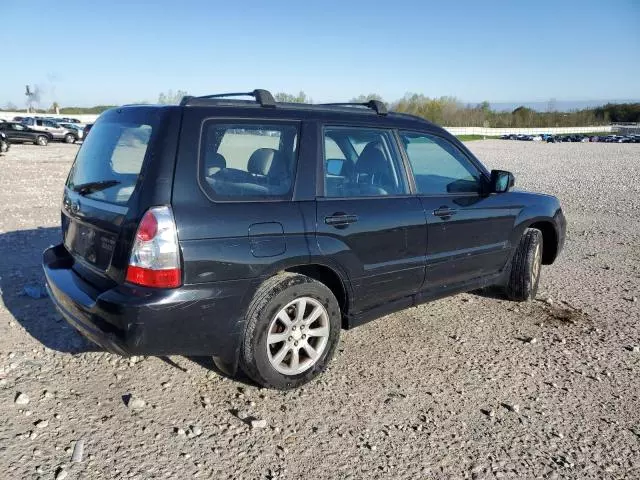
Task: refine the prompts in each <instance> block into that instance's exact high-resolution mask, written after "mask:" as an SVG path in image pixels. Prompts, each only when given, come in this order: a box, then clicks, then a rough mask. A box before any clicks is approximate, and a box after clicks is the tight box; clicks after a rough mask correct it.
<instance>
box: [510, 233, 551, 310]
mask: <svg viewBox="0 0 640 480" xmlns="http://www.w3.org/2000/svg"><path fill="white" fill-rule="evenodd" d="M542 248H543V241H542V232H541V231H540V230H538V229H536V228H527V229H526V230H525V231H524V234H523V235H522V238H521V239H520V244H519V245H518V248H517V250H516V253H515V255H514V256H513V259H512V260H511V269H510V272H509V279H508V281H507V285H506V287H505V293H506V295H507V298H508V299H509V300H513V301H516V302H527V301H529V300H533V299H534V298H535V297H536V294H537V293H538V285H539V283H540V271H541V267H542Z"/></svg>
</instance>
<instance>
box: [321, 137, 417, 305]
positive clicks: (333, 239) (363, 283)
mask: <svg viewBox="0 0 640 480" xmlns="http://www.w3.org/2000/svg"><path fill="white" fill-rule="evenodd" d="M320 138H322V139H323V145H324V148H323V159H322V164H323V165H324V172H323V180H324V186H323V195H321V196H320V197H319V198H318V199H317V218H316V228H317V234H316V236H317V245H318V248H319V250H320V252H321V254H323V255H325V256H328V257H330V258H331V259H332V261H334V262H336V263H338V264H339V265H340V266H341V267H342V269H343V270H344V271H345V272H346V274H347V275H348V277H349V279H350V281H351V283H352V285H353V290H354V299H355V303H354V305H353V308H354V311H356V312H357V311H362V310H366V309H368V308H371V307H375V306H378V305H382V304H384V303H387V302H388V301H390V300H394V299H397V298H401V297H405V296H409V295H412V294H414V293H416V292H417V291H418V289H419V287H420V285H421V283H422V280H423V278H424V261H425V252H426V239H427V238H426V228H425V217H424V211H423V208H422V205H421V203H420V200H419V199H418V198H417V197H415V196H412V195H410V193H409V186H408V182H407V179H406V172H405V171H404V168H403V164H402V161H401V157H400V154H399V150H398V148H397V145H396V143H395V137H394V135H393V132H392V131H391V130H385V129H379V128H369V127H362V128H353V127H340V126H331V125H326V126H324V128H323V131H322V136H321V137H320Z"/></svg>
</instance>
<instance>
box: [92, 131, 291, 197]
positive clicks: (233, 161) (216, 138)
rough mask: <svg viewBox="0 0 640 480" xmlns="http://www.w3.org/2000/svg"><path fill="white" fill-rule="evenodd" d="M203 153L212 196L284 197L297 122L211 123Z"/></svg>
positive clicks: (207, 188) (202, 174)
mask: <svg viewBox="0 0 640 480" xmlns="http://www.w3.org/2000/svg"><path fill="white" fill-rule="evenodd" d="M92 135H93V133H92ZM200 152H201V153H200V168H199V170H200V173H199V175H200V183H201V185H202V186H203V188H204V189H205V192H206V193H207V195H208V196H209V197H210V198H211V199H213V200H223V201H234V200H235V201H238V200H260V199H267V200H285V199H288V198H290V197H291V193H292V186H293V179H294V176H295V167H296V162H297V154H298V125H297V124H294V123H285V124H282V123H276V124H271V123H262V122H238V123H219V122H214V121H211V122H207V123H205V126H204V130H203V135H202V144H201V149H200Z"/></svg>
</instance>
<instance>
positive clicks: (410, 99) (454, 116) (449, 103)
mask: <svg viewBox="0 0 640 480" xmlns="http://www.w3.org/2000/svg"><path fill="white" fill-rule="evenodd" d="M185 95H187V92H185V91H182V90H177V91H175V92H174V91H172V90H169V91H167V92H162V93H160V94H159V95H158V103H160V104H177V103H179V102H180V99H181V98H182V97H183V96H185ZM274 97H275V99H276V101H278V102H292V103H314V102H313V99H312V98H311V97H309V96H308V95H307V94H306V93H305V92H303V91H300V92H299V93H298V94H297V95H296V94H291V93H286V92H279V93H276V94H275V95H274ZM372 99H374V100H379V101H382V102H384V103H385V104H386V105H387V108H389V109H390V110H392V111H396V112H402V113H410V114H413V115H417V116H419V117H422V118H425V119H427V120H430V121H432V122H434V123H437V124H439V125H444V126H447V127H542V128H544V127H576V126H591V125H594V126H596V125H607V124H609V123H612V122H614V123H621V122H625V123H626V122H633V123H640V103H617V104H616V103H609V104H606V105H602V106H600V107H595V108H585V109H580V110H572V111H568V112H561V111H557V109H556V108H555V101H553V100H551V101H550V102H549V104H548V106H547V111H545V112H540V111H536V110H533V109H531V108H528V107H525V106H520V107H518V108H516V109H514V110H513V111H510V112H509V111H497V110H493V109H492V108H491V104H490V103H489V102H481V103H478V104H469V103H466V104H465V103H463V102H461V101H460V100H458V99H457V98H456V97H447V96H445V97H439V98H431V97H427V96H426V95H423V94H421V93H408V94H406V95H405V96H404V97H402V98H400V99H399V100H395V101H392V102H386V101H385V100H384V99H383V98H382V97H381V96H380V95H378V94H376V93H370V94H368V95H364V94H363V95H359V96H357V97H354V98H352V99H351V100H350V101H351V102H355V103H364V102H367V101H369V100H372ZM135 103H149V102H147V101H141V102H135ZM7 107H15V106H14V105H7V106H6V107H5V109H4V110H7V111H19V110H17V109H16V108H7ZM55 107H57V104H54V105H52V108H51V109H39V110H36V112H37V113H53V112H55ZM109 108H113V105H97V106H95V107H89V108H85V107H62V108H60V109H59V111H60V113H61V114H66V115H74V114H75V115H78V114H100V113H102V112H104V111H105V110H107V109H109Z"/></svg>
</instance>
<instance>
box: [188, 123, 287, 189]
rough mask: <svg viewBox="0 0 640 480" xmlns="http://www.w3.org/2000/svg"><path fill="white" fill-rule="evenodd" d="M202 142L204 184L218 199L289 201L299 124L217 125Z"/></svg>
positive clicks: (205, 132) (206, 132)
mask: <svg viewBox="0 0 640 480" xmlns="http://www.w3.org/2000/svg"><path fill="white" fill-rule="evenodd" d="M201 142H202V144H201V155H200V179H201V184H202V185H203V187H204V188H205V189H207V190H208V193H209V196H210V197H211V198H213V199H214V200H260V199H282V200H283V199H287V198H290V196H291V191H292V188H293V179H294V176H295V167H296V160H297V152H298V145H297V142H298V126H297V125H295V124H263V123H248V122H241V123H224V124H223V123H217V122H213V121H212V122H208V123H207V124H205V127H204V130H203V136H202V139H201Z"/></svg>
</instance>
